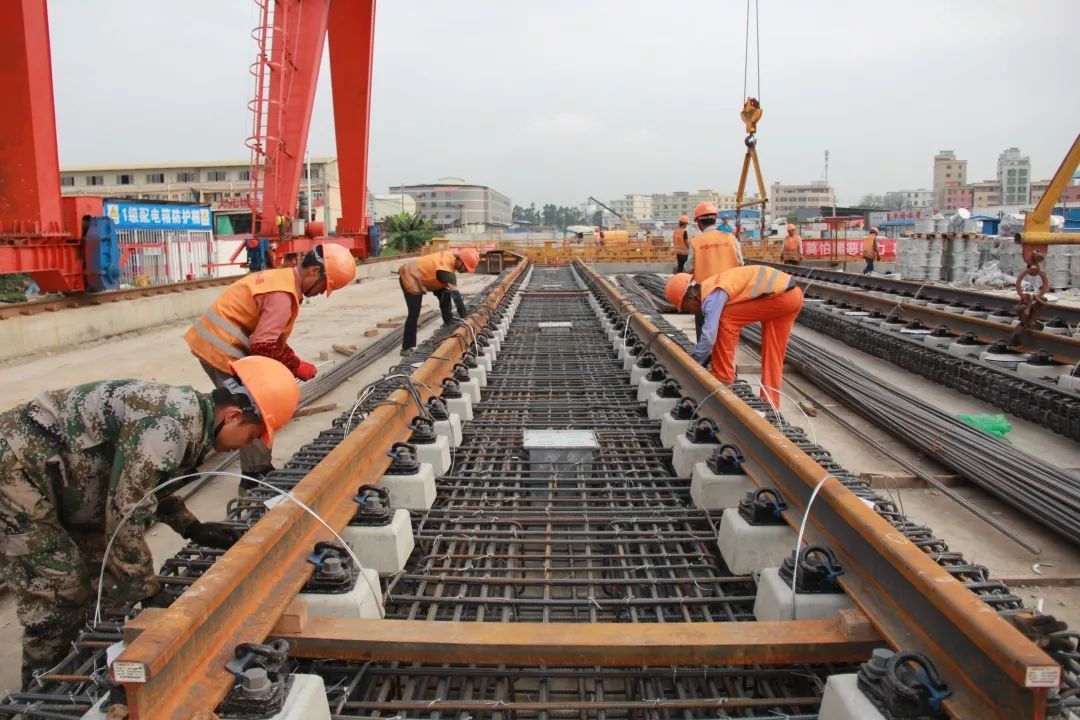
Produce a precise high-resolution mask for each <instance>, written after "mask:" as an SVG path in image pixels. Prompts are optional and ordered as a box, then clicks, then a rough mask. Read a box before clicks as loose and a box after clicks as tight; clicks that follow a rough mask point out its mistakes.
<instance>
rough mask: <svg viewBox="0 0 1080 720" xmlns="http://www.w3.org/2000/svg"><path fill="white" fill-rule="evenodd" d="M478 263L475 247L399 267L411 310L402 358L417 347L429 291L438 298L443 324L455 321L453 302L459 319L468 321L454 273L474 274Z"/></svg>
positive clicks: (407, 321) (425, 258)
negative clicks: (425, 297)
mask: <svg viewBox="0 0 1080 720" xmlns="http://www.w3.org/2000/svg"><path fill="white" fill-rule="evenodd" d="M479 264H480V254H479V253H478V252H476V251H475V250H473V249H472V248H465V249H464V250H443V251H441V252H436V253H431V254H429V255H422V256H421V257H418V258H416V259H415V260H410V261H409V262H407V263H405V264H404V265H402V266H401V267H399V268H398V276H399V283H400V284H401V293H402V294H403V295H404V296H405V307H406V309H407V310H408V314H407V315H406V316H405V328H404V334H403V335H402V338H401V354H402V355H408V354H409V353H410V352H411V351H412V349H413V348H414V347H416V328H417V325H418V324H419V322H420V306H421V305H422V304H423V302H424V293H425V292H427V291H429V290H430V291H431V292H433V293H434V294H435V297H436V298H437V299H438V301H439V312H440V313H442V320H443V324H444V325H449V324H450V323H451V322H453V320H454V316H453V315H452V314H451V312H450V302H451V301H453V303H454V305H456V306H457V312H458V317H460V318H461V319H463V320H464V319H465V301H464V300H462V299H461V293H460V292H459V291H458V289H457V275H456V274H455V273H459V272H473V271H474V270H476V266H477V265H479Z"/></svg>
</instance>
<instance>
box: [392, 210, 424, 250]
mask: <svg viewBox="0 0 1080 720" xmlns="http://www.w3.org/2000/svg"><path fill="white" fill-rule="evenodd" d="M433 237H435V224H434V223H433V222H431V220H428V219H427V218H425V217H423V216H422V215H421V214H420V213H419V212H416V213H414V214H412V215H410V214H409V213H404V212H403V213H398V214H397V215H391V216H390V217H388V218H386V240H385V241H384V242H383V244H384V245H385V246H387V247H391V248H393V249H395V250H397V251H398V252H401V253H413V252H416V251H417V250H419V249H420V248H421V247H423V246H424V245H425V244H427V243H428V242H430V241H431V238H433Z"/></svg>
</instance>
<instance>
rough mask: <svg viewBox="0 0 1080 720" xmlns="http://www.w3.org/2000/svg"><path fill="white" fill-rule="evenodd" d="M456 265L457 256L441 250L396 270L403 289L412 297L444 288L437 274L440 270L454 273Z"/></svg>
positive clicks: (444, 285)
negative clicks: (426, 291)
mask: <svg viewBox="0 0 1080 720" xmlns="http://www.w3.org/2000/svg"><path fill="white" fill-rule="evenodd" d="M456 265H457V256H456V255H454V253H452V252H450V251H448V250H443V251H441V252H437V253H431V254H430V255H424V256H423V257H418V258H416V259H415V260H411V261H409V262H408V263H406V264H405V265H402V266H401V268H399V269H398V274H399V275H400V276H401V280H402V282H403V283H404V284H405V289H407V290H408V291H409V292H410V293H412V294H413V295H423V294H424V291H425V290H441V289H443V288H445V287H446V284H445V283H443V282H440V281H439V278H438V275H437V273H438V272H439V271H440V270H445V271H446V272H454V268H455V266H456Z"/></svg>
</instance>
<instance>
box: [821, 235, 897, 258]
mask: <svg viewBox="0 0 1080 720" xmlns="http://www.w3.org/2000/svg"><path fill="white" fill-rule="evenodd" d="M862 249H863V241H862V240H861V239H856V240H828V239H826V240H803V257H805V258H806V259H807V260H825V259H835V260H846V259H848V258H852V259H861V258H862V256H863V255H862V251H863V250H862ZM878 252H879V253H881V259H882V260H895V259H896V240H895V239H891V238H878Z"/></svg>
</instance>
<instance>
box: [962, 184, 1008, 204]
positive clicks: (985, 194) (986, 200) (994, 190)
mask: <svg viewBox="0 0 1080 720" xmlns="http://www.w3.org/2000/svg"><path fill="white" fill-rule="evenodd" d="M968 187H970V188H971V205H964V206H961V207H967V208H968V209H969V210H970V209H972V208H985V207H991V206H993V205H1001V183H999V182H998V181H997V180H983V181H982V182H977V183H971V184H970V185H969V186H968Z"/></svg>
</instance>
